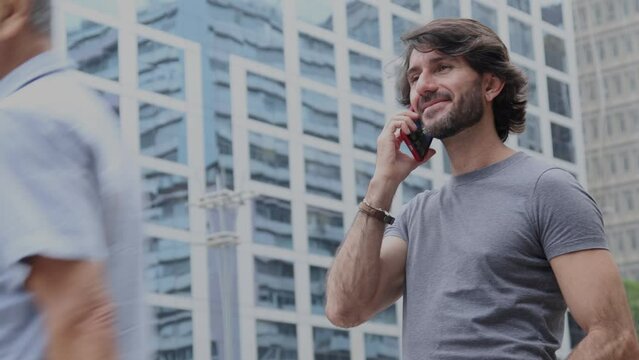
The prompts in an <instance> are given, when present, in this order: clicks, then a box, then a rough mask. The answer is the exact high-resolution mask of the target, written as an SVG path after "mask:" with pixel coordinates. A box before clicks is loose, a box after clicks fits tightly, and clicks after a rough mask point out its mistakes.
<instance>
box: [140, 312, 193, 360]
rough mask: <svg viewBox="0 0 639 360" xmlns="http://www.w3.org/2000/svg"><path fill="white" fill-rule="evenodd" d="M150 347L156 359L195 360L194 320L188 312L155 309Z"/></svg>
mask: <svg viewBox="0 0 639 360" xmlns="http://www.w3.org/2000/svg"><path fill="white" fill-rule="evenodd" d="M152 314H153V316H152V318H151V322H152V323H151V327H150V329H152V330H151V332H152V334H151V338H150V339H149V345H150V347H151V351H152V352H153V358H154V359H193V320H192V316H191V312H190V311H188V310H180V309H173V308H167V307H153V308H152Z"/></svg>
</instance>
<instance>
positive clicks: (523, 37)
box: [508, 18, 535, 59]
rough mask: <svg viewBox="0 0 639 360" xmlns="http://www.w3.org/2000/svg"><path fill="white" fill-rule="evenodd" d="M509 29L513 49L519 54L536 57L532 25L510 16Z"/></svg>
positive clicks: (531, 57)
mask: <svg viewBox="0 0 639 360" xmlns="http://www.w3.org/2000/svg"><path fill="white" fill-rule="evenodd" d="M508 30H509V33H510V48H511V50H512V51H513V52H514V53H517V54H519V55H523V56H525V57H527V58H530V59H534V58H535V49H534V47H533V37H532V30H531V28H530V25H528V24H526V23H524V22H522V21H519V20H517V19H514V18H508Z"/></svg>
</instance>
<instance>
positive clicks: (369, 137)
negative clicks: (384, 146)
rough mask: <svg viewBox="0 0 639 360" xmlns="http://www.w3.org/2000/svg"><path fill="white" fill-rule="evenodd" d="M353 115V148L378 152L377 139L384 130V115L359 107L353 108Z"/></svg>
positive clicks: (354, 106)
mask: <svg viewBox="0 0 639 360" xmlns="http://www.w3.org/2000/svg"><path fill="white" fill-rule="evenodd" d="M351 114H352V117H353V146H355V147H356V148H358V149H362V150H366V151H370V152H377V137H378V136H379V134H380V133H381V132H382V129H383V128H384V123H385V120H384V114H382V113H379V112H377V111H374V110H370V109H367V108H365V107H361V106H359V105H353V106H351Z"/></svg>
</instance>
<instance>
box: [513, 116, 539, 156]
mask: <svg viewBox="0 0 639 360" xmlns="http://www.w3.org/2000/svg"><path fill="white" fill-rule="evenodd" d="M518 145H519V147H522V148H525V149H529V150H533V151H536V152H538V153H541V151H542V150H541V128H540V124H539V117H537V116H535V115H533V114H526V130H525V131H524V132H523V133H522V134H519V138H518Z"/></svg>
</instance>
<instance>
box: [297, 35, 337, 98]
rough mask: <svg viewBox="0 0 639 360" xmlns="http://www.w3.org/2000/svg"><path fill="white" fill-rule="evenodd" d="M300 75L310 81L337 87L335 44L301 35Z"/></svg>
mask: <svg viewBox="0 0 639 360" xmlns="http://www.w3.org/2000/svg"><path fill="white" fill-rule="evenodd" d="M299 49H300V73H301V74H302V76H305V77H307V78H309V79H312V80H315V81H319V82H322V83H324V84H327V85H332V86H335V84H336V82H335V51H334V49H333V44H331V43H329V42H326V41H323V40H319V39H317V38H314V37H312V36H310V35H307V34H304V33H300V35H299Z"/></svg>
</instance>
